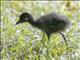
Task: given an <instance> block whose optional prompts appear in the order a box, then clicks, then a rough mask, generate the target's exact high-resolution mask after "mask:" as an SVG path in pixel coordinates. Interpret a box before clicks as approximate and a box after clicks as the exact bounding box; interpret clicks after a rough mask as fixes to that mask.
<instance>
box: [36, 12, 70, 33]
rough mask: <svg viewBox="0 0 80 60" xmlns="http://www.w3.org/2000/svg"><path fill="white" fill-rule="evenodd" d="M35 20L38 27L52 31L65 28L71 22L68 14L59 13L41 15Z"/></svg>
mask: <svg viewBox="0 0 80 60" xmlns="http://www.w3.org/2000/svg"><path fill="white" fill-rule="evenodd" d="M35 22H36V23H37V26H36V27H38V28H39V29H41V30H43V31H45V32H50V33H54V32H58V31H62V30H64V29H65V28H66V27H67V25H68V23H69V21H68V18H67V17H66V16H63V15H58V14H57V13H50V14H47V15H44V16H41V17H39V18H38V19H37V20H36V21H35Z"/></svg>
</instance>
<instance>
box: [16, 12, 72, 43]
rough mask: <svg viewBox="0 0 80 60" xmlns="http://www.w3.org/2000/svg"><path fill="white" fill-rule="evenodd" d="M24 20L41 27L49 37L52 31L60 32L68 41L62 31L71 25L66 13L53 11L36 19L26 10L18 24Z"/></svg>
mask: <svg viewBox="0 0 80 60" xmlns="http://www.w3.org/2000/svg"><path fill="white" fill-rule="evenodd" d="M23 22H29V23H30V24H31V25H32V26H34V27H37V28H39V29H41V30H42V31H43V32H45V33H46V34H47V37H48V39H49V38H50V35H51V34H52V33H60V34H61V35H62V37H63V39H64V40H65V42H66V38H65V36H64V34H63V33H62V31H64V30H65V28H67V27H68V26H69V25H70V21H69V19H68V17H66V16H64V15H60V14H58V13H54V12H53V13H50V14H47V15H43V16H41V17H39V18H38V19H36V21H34V19H33V17H32V15H31V14H29V13H27V12H25V13H22V14H21V15H20V19H19V21H18V22H17V23H16V25H17V24H19V23H23Z"/></svg>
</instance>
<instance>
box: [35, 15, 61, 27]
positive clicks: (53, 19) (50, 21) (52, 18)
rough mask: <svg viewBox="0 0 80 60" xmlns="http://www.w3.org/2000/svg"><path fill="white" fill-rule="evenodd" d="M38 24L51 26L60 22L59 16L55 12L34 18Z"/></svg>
mask: <svg viewBox="0 0 80 60" xmlns="http://www.w3.org/2000/svg"><path fill="white" fill-rule="evenodd" d="M36 23H38V25H39V26H45V27H51V26H55V25H56V24H59V23H60V20H59V16H58V15H57V14H48V15H44V16H41V17H40V18H38V19H37V20H36Z"/></svg>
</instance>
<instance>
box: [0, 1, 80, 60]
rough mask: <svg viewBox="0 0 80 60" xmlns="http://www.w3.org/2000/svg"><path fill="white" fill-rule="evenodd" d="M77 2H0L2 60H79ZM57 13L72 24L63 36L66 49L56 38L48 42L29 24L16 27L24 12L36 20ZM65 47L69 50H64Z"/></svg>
mask: <svg viewBox="0 0 80 60" xmlns="http://www.w3.org/2000/svg"><path fill="white" fill-rule="evenodd" d="M79 2H80V1H69V2H65V1H45V2H40V1H13V2H10V1H1V28H0V31H1V42H0V43H1V45H0V50H1V60H80V14H79V13H80V12H79V11H80V7H79ZM52 11H56V12H58V13H63V14H66V15H67V16H68V17H69V19H70V21H71V22H72V24H71V26H70V28H69V29H67V30H66V31H64V32H65V34H66V38H67V43H68V46H66V45H65V42H64V40H63V38H62V37H61V36H60V35H59V34H53V35H52V36H51V39H50V40H48V38H47V36H46V34H45V33H43V32H42V31H41V30H39V29H37V28H34V27H32V26H31V25H30V24H29V23H23V24H19V25H17V26H16V25H15V23H16V22H17V21H18V19H19V16H20V14H21V13H23V12H29V13H31V14H32V15H33V17H34V18H35V19H36V18H37V17H39V16H41V15H44V14H46V13H50V12H52ZM67 47H68V48H67Z"/></svg>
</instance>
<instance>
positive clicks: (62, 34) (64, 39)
mask: <svg viewBox="0 0 80 60" xmlns="http://www.w3.org/2000/svg"><path fill="white" fill-rule="evenodd" d="M60 34H61V36H62V37H63V39H64V41H65V43H66V45H67V40H66V37H65V35H64V34H63V33H62V32H60Z"/></svg>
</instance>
